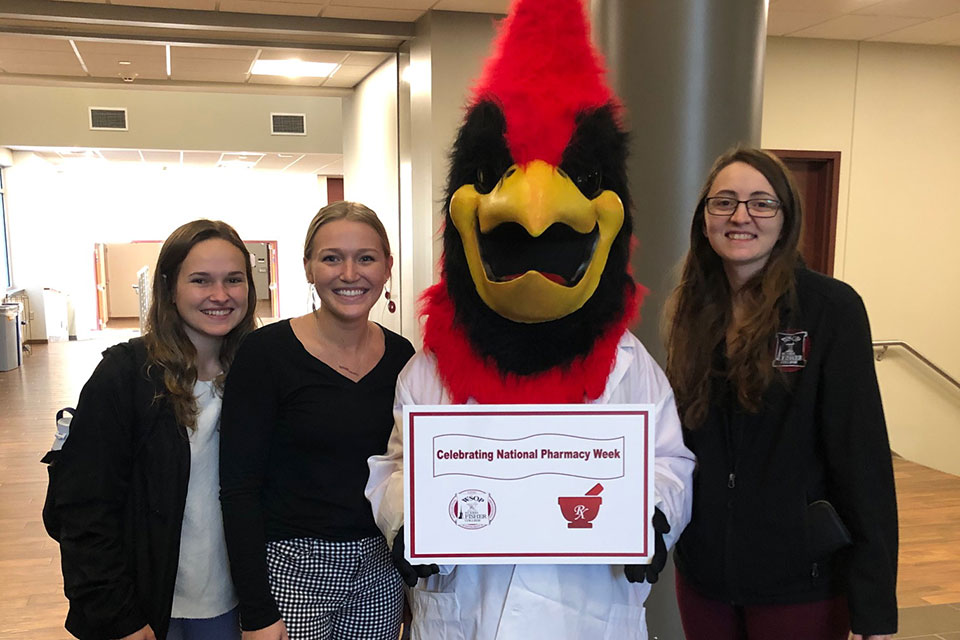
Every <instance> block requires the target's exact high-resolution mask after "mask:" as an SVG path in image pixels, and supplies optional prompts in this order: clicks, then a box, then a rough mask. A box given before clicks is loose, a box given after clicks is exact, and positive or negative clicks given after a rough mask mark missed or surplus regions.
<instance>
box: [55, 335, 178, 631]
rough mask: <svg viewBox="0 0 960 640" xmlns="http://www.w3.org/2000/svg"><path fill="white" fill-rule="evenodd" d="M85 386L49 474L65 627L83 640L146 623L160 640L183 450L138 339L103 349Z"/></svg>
mask: <svg viewBox="0 0 960 640" xmlns="http://www.w3.org/2000/svg"><path fill="white" fill-rule="evenodd" d="M103 356H104V357H103V360H102V361H101V362H100V364H99V366H97V368H96V370H95V371H94V372H93V375H92V376H91V377H90V379H89V380H88V381H87V383H86V384H85V385H84V387H83V390H82V391H81V393H80V401H79V404H77V415H76V417H74V419H73V421H72V423H71V425H70V436H69V437H68V438H67V441H66V443H65V444H64V446H63V449H62V453H61V456H60V459H59V460H58V462H57V465H56V471H55V473H56V474H57V477H56V483H57V491H56V492H55V496H54V498H55V502H54V504H53V509H54V510H55V512H56V516H57V518H58V519H59V521H60V556H61V562H62V568H63V587H64V592H65V593H66V596H67V599H68V600H69V601H70V610H69V612H68V614H67V620H66V625H65V626H66V628H67V630H68V631H69V632H70V633H72V634H73V635H74V636H76V637H77V638H81V639H83V640H88V639H89V640H102V639H106V638H121V637H123V636H125V635H128V634H131V633H133V632H134V631H137V630H138V629H140V628H142V627H143V626H144V625H146V624H149V625H150V626H151V627H152V628H153V631H154V633H156V636H157V638H158V639H160V640H162V639H163V638H165V637H166V634H167V629H168V627H169V625H170V611H171V607H172V605H173V589H174V584H175V582H176V576H177V567H178V559H179V554H180V526H181V523H182V520H183V509H184V505H185V503H186V496H187V480H188V477H189V473H190V445H189V441H188V440H187V436H186V432H185V430H184V429H183V428H182V427H181V426H180V425H179V424H178V423H177V421H176V418H175V417H174V414H173V410H172V408H171V407H170V406H169V404H168V403H167V402H166V401H164V400H163V391H164V387H163V382H162V379H161V375H162V374H160V371H159V369H157V368H154V369H152V370H151V371H150V372H149V373H148V372H147V370H146V368H145V364H146V358H147V353H146V347H145V345H144V343H143V340H142V339H140V338H136V339H134V340H131V341H130V342H127V343H124V344H118V345H115V346H113V347H110V348H109V349H107V350H106V351H104V354H103Z"/></svg>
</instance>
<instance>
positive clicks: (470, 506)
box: [448, 489, 497, 529]
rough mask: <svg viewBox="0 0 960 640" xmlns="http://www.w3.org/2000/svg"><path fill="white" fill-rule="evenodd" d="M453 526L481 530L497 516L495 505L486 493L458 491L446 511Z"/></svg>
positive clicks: (491, 497)
mask: <svg viewBox="0 0 960 640" xmlns="http://www.w3.org/2000/svg"><path fill="white" fill-rule="evenodd" d="M448 513H449V514H450V519H451V520H453V522H454V524H456V525H457V526H458V527H462V528H464V529H482V528H483V527H485V526H487V525H488V524H490V523H491V522H493V518H494V516H496V515H497V503H496V502H494V501H493V496H491V495H490V494H489V493H487V492H486V491H479V490H477V489H467V490H466V491H458V492H457V493H456V495H454V496H453V500H451V501H450V507H449V509H448Z"/></svg>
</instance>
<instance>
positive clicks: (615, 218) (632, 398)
mask: <svg viewBox="0 0 960 640" xmlns="http://www.w3.org/2000/svg"><path fill="white" fill-rule="evenodd" d="M588 35H589V34H588V28H587V24H586V19H585V16H584V10H583V7H582V5H581V2H580V0H562V1H561V0H551V1H549V2H544V1H542V0H517V1H516V2H515V3H514V6H513V8H512V9H511V13H510V15H509V16H508V17H507V19H506V20H505V21H504V23H503V27H502V29H501V32H500V35H499V37H498V41H497V44H496V49H495V52H494V54H493V55H492V57H491V58H490V60H489V61H488V63H487V65H486V68H485V70H484V73H483V75H482V77H481V79H480V81H479V82H478V84H477V86H476V87H475V88H474V96H473V100H472V102H471V104H470V107H469V109H468V111H467V114H466V117H465V121H464V123H463V125H462V127H461V129H460V131H459V134H458V136H457V140H456V142H455V144H454V149H453V153H452V164H451V168H450V175H449V181H448V185H447V201H446V214H447V217H446V225H445V228H444V232H443V233H444V257H443V265H442V278H441V281H440V282H439V283H438V284H436V285H434V286H433V287H431V288H430V289H428V290H427V292H426V293H425V294H424V306H423V315H425V316H426V321H425V323H424V352H423V353H420V354H418V355H416V356H415V357H414V358H413V360H411V361H410V363H409V364H408V366H407V367H406V368H405V369H404V371H403V373H401V375H400V379H399V381H398V386H397V398H396V407H395V413H396V414H397V415H398V426H397V427H396V428H395V429H394V432H393V435H392V436H391V440H390V443H389V448H388V450H387V452H386V454H385V455H383V456H375V457H373V458H371V459H370V481H369V483H368V485H367V496H368V497H369V498H370V500H371V503H372V504H373V509H374V514H375V516H376V519H377V523H378V525H379V526H380V528H381V529H382V531H383V533H384V535H385V536H386V538H387V540H388V541H394V540H396V542H395V544H397V543H398V542H399V543H402V540H403V538H402V537H400V538H397V532H398V531H399V529H400V527H401V526H402V525H403V437H402V432H401V430H400V429H399V415H400V414H401V413H402V408H403V406H404V405H438V404H463V403H468V402H477V403H482V404H516V403H538V404H544V403H602V404H614V403H616V404H649V405H654V406H655V407H656V412H655V415H656V424H655V443H654V448H655V463H654V478H655V483H654V484H655V489H654V495H655V506H656V515H654V517H653V524H654V530H655V531H656V532H657V536H656V537H657V543H658V544H657V546H658V551H660V553H658V554H657V555H656V556H654V562H653V564H652V565H651V566H642V567H639V566H638V567H630V566H628V567H626V570H625V568H624V567H623V566H617V565H562V566H561V565H542V564H541V565H461V566H457V567H453V568H451V570H449V571H444V572H441V573H440V574H436V573H434V571H435V568H431V567H416V568H411V567H409V565H406V567H404V568H405V569H407V577H408V578H409V579H410V582H414V583H415V584H416V586H415V588H414V589H412V591H411V594H410V598H411V608H412V611H413V626H412V629H411V631H412V635H413V638H415V639H416V638H424V639H426V638H430V639H437V638H444V639H460V638H464V639H466V638H471V639H477V640H488V639H491V640H492V639H494V638H500V639H505V638H551V639H557V638H571V639H573V638H577V639H580V638H591V639H593V638H596V639H598V640H600V639H603V638H610V639H613V638H615V639H617V640H625V639H628V638H646V637H647V636H646V625H645V623H644V609H643V602H644V600H645V599H646V597H647V594H648V593H649V590H650V586H649V584H648V582H652V581H654V580H655V579H656V573H657V572H658V571H659V569H660V568H662V562H663V558H664V557H665V553H666V548H668V547H669V546H671V545H672V544H673V542H674V540H675V539H676V538H677V536H679V534H680V532H681V531H682V530H683V528H684V527H685V526H686V524H687V522H688V520H689V518H690V507H691V497H690V481H691V474H692V472H693V467H694V459H693V455H692V454H691V453H690V451H689V450H687V449H686V448H685V447H684V445H683V441H682V436H681V431H680V423H679V420H678V418H677V412H676V408H675V406H674V400H673V393H672V392H671V389H670V386H669V384H668V383H667V380H666V378H665V376H664V375H663V373H662V371H661V370H660V368H659V367H658V366H657V364H656V363H655V362H654V360H653V359H652V358H651V357H650V355H649V354H648V353H647V351H646V349H644V347H643V345H641V344H640V342H639V341H638V340H637V339H636V338H635V337H634V336H633V335H632V334H631V333H630V332H629V331H628V329H627V327H628V324H629V322H630V321H631V320H632V319H633V318H634V316H635V314H636V310H637V307H638V305H639V302H640V298H641V296H642V293H643V291H642V288H640V287H639V286H638V285H637V284H635V283H634V281H633V278H632V276H631V273H630V269H629V252H630V241H631V232H632V225H631V220H630V216H629V211H630V196H629V193H628V189H627V179H626V170H625V169H626V168H625V161H626V153H627V150H626V134H625V133H624V132H623V130H622V128H621V125H620V118H619V116H620V107H619V104H618V102H617V100H616V98H615V97H614V96H613V95H612V93H611V92H610V90H609V89H608V88H607V86H606V85H605V84H604V81H603V66H602V63H601V62H600V59H599V56H598V55H597V53H596V52H595V51H594V50H593V48H592V46H591V44H590V42H589V37H588ZM531 532H532V531H531ZM398 556H399V558H398ZM394 557H395V559H397V560H398V562H399V563H400V564H401V565H403V564H404V561H403V559H402V554H398V553H395V554H394ZM417 577H420V578H424V579H420V580H419V581H417V580H416V579H417Z"/></svg>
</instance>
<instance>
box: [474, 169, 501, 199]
mask: <svg viewBox="0 0 960 640" xmlns="http://www.w3.org/2000/svg"><path fill="white" fill-rule="evenodd" d="M499 181H500V172H497V171H496V170H494V169H492V168H490V167H478V168H477V180H476V182H475V183H474V185H473V188H474V189H476V190H477V193H490V192H491V191H493V188H494V187H495V186H497V182H499Z"/></svg>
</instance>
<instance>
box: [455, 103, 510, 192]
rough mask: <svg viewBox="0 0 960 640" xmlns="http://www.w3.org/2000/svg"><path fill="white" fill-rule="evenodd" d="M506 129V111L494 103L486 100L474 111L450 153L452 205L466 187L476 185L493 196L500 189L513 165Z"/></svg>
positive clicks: (478, 188) (469, 114) (473, 108)
mask: <svg viewBox="0 0 960 640" xmlns="http://www.w3.org/2000/svg"><path fill="white" fill-rule="evenodd" d="M506 130H507V123H506V120H504V117H503V112H502V111H501V110H500V107H498V106H497V105H496V104H494V103H493V102H491V101H489V100H483V101H480V102H478V103H477V104H475V105H474V106H473V107H472V108H471V109H470V111H469V112H468V113H467V117H466V119H465V120H464V123H463V126H462V127H460V131H459V133H458V134H457V140H456V142H454V144H453V151H452V152H451V153H450V173H449V175H448V180H447V186H448V188H449V189H450V191H449V192H448V194H447V200H448V202H449V197H450V196H451V195H453V192H454V191H456V190H457V189H459V188H460V187H462V186H463V185H465V184H472V185H473V186H474V188H475V189H476V190H477V192H479V193H490V192H491V191H492V190H493V189H494V187H496V186H497V183H498V182H500V179H501V178H502V177H503V174H504V172H506V171H507V169H509V168H510V166H511V165H512V164H513V158H512V157H511V156H510V151H509V149H508V148H507V141H506V139H505V138H504V137H503V136H504V133H505V132H506Z"/></svg>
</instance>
